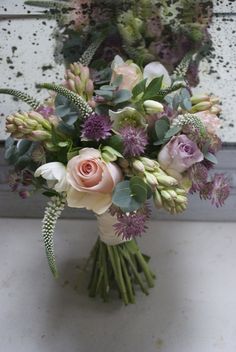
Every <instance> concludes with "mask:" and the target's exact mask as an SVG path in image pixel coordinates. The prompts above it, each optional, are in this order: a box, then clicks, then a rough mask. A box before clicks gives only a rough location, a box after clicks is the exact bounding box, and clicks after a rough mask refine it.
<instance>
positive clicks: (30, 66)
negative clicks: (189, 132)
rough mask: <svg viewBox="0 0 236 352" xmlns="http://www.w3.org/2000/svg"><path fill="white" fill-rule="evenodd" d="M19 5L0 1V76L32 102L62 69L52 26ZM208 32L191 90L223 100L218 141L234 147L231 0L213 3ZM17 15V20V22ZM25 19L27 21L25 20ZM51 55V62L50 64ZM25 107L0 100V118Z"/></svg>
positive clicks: (0, 123) (0, 125) (235, 24)
mask: <svg viewBox="0 0 236 352" xmlns="http://www.w3.org/2000/svg"><path fill="white" fill-rule="evenodd" d="M23 2H24V1H23V0H1V4H0V35H1V42H0V77H1V86H4V87H13V86H14V88H15V89H21V90H22V89H23V90H25V91H26V92H29V93H30V94H31V95H32V94H33V95H34V94H37V97H39V98H40V97H43V96H46V94H47V93H46V92H37V89H36V88H35V83H40V82H49V81H57V82H58V81H60V80H62V78H63V72H64V67H63V64H62V62H60V47H58V50H57V51H56V54H55V43H56V40H55V38H54V36H57V35H59V33H56V23H55V21H53V20H51V21H48V20H45V19H44V18H43V17H41V18H36V17H34V15H35V14H36V13H37V11H38V8H35V10H34V8H32V7H30V10H29V8H28V7H26V6H24V5H23ZM214 13H215V14H214V19H213V24H212V26H211V28H210V32H211V34H212V39H213V43H214V51H213V54H212V55H211V56H210V57H208V58H207V59H206V60H204V61H203V62H202V64H201V73H200V78H201V83H200V85H199V87H198V88H197V89H196V90H205V91H206V92H207V91H210V92H212V93H214V94H215V95H219V96H220V97H221V98H222V103H223V106H222V108H223V113H222V118H223V119H224V120H225V122H224V127H223V128H222V130H221V136H222V138H223V140H224V141H225V142H236V113H234V111H235V106H236V1H234V0H218V1H216V3H215V8H214ZM19 15H22V17H20V18H19V17H18V16H19ZM27 16H28V17H27ZM55 55H56V61H55ZM19 108H20V109H24V108H27V107H26V106H25V105H24V104H21V105H19V103H18V102H15V101H14V100H13V99H12V98H10V97H8V96H0V115H1V116H5V115H8V114H10V113H11V112H12V111H15V110H16V109H19ZM4 137H5V134H4V120H3V119H2V118H1V120H0V138H1V139H2V138H4Z"/></svg>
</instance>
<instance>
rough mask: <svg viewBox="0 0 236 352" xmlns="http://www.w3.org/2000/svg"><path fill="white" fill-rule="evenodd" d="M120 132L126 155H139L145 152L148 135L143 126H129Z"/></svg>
mask: <svg viewBox="0 0 236 352" xmlns="http://www.w3.org/2000/svg"><path fill="white" fill-rule="evenodd" d="M119 132H120V134H121V137H122V139H123V143H124V154H125V156H139V155H141V154H143V153H144V151H145V147H146V145H147V144H148V137H147V133H146V131H145V130H144V129H143V128H135V127H132V126H127V127H123V128H122V129H121V130H120V131H119Z"/></svg>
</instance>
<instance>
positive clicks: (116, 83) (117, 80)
mask: <svg viewBox="0 0 236 352" xmlns="http://www.w3.org/2000/svg"><path fill="white" fill-rule="evenodd" d="M122 81H123V75H118V76H117V77H116V78H115V80H114V81H113V82H112V86H113V87H115V88H118V87H119V85H120V84H121V83H122Z"/></svg>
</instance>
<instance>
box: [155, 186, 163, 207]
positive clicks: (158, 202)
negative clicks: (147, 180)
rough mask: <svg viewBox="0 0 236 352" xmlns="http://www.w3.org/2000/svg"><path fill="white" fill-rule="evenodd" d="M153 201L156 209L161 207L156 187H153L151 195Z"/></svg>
mask: <svg viewBox="0 0 236 352" xmlns="http://www.w3.org/2000/svg"><path fill="white" fill-rule="evenodd" d="M153 201H154V204H155V207H156V208H157V209H160V208H162V205H163V204H162V199H161V195H160V193H159V191H158V190H157V189H155V192H154V195H153Z"/></svg>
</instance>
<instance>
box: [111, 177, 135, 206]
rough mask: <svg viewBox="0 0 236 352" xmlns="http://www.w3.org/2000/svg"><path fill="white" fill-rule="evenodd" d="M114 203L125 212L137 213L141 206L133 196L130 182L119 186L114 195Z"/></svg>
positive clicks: (124, 182) (121, 183)
mask: <svg viewBox="0 0 236 352" xmlns="http://www.w3.org/2000/svg"><path fill="white" fill-rule="evenodd" d="M112 202H113V204H114V205H116V206H117V207H119V208H121V209H122V210H123V211H124V212H131V211H135V210H137V209H139V208H140V206H141V204H140V203H139V202H137V201H136V200H135V198H134V196H133V194H132V191H131V189H130V181H123V182H120V183H118V184H117V186H116V188H115V190H114V193H113V197H112Z"/></svg>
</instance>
